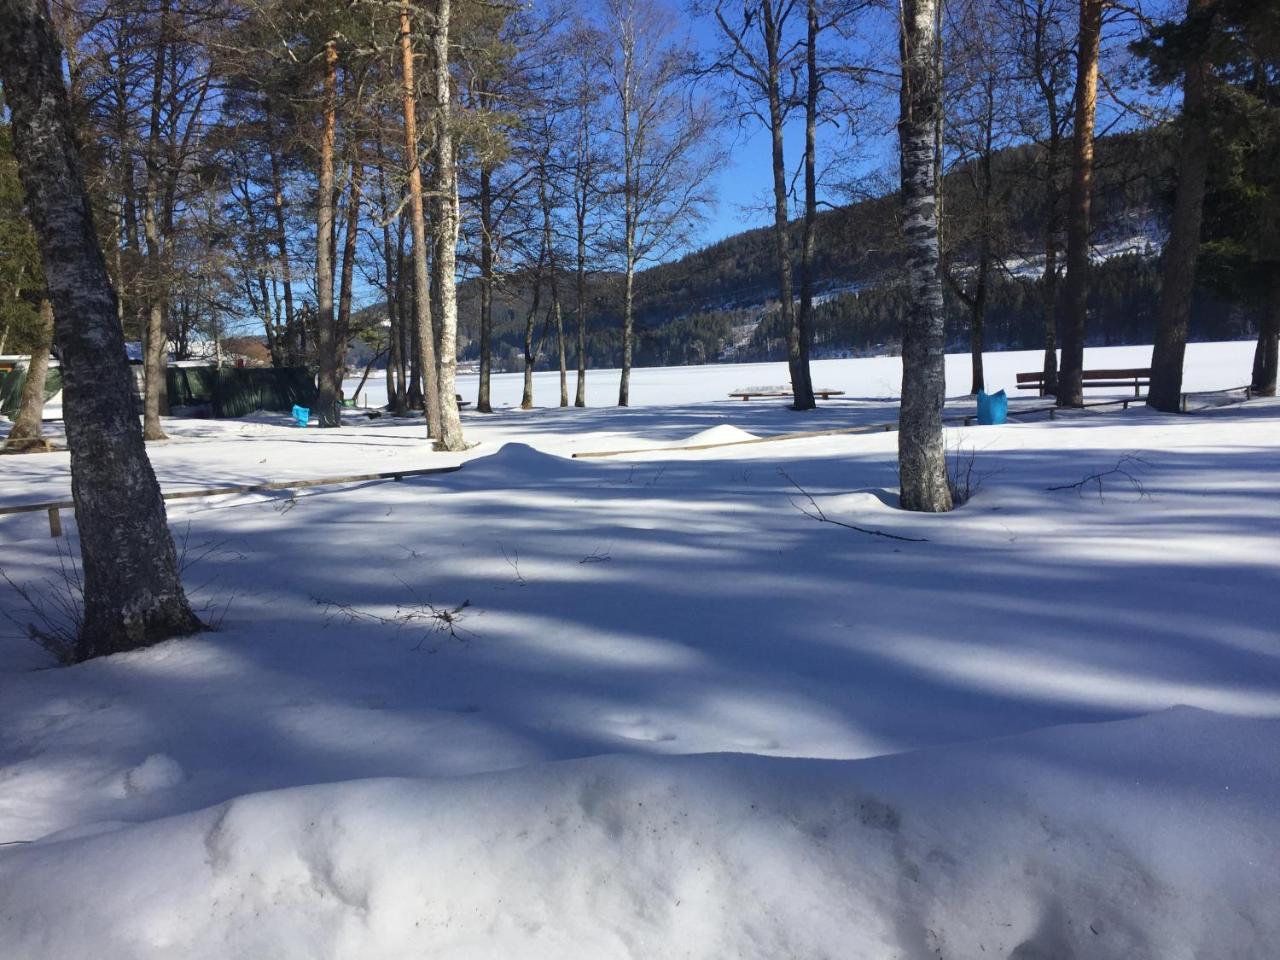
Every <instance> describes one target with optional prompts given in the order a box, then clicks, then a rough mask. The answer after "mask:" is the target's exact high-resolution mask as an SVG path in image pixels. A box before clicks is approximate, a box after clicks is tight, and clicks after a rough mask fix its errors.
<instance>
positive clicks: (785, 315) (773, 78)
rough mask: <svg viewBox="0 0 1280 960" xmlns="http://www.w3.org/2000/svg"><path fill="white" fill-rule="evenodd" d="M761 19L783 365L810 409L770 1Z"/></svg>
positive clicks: (801, 404) (800, 405)
mask: <svg viewBox="0 0 1280 960" xmlns="http://www.w3.org/2000/svg"><path fill="white" fill-rule="evenodd" d="M759 9H760V12H761V15H762V16H763V17H764V18H765V29H764V37H765V51H766V55H767V58H768V64H767V69H768V72H769V75H768V84H769V91H768V93H769V133H770V136H771V140H772V143H771V151H772V155H771V159H772V163H773V253H774V260H775V262H776V265H777V270H778V301H779V303H778V309H779V311H780V315H781V319H782V328H783V329H784V330H785V331H786V332H787V366H788V367H789V368H790V370H791V392H792V408H793V409H795V410H812V409H813V407H814V406H815V404H814V399H813V382H812V378H811V377H810V376H809V364H808V362H807V361H806V360H805V359H804V357H803V356H802V350H801V347H802V343H801V340H802V338H801V336H800V328H799V325H798V323H797V319H796V309H795V302H794V296H793V293H792V289H791V253H790V250H789V249H788V247H789V236H790V231H789V230H788V225H789V223H790V217H789V216H788V208H787V168H786V162H785V159H784V156H783V144H782V136H783V123H784V119H785V118H784V111H783V106H782V90H781V70H782V64H781V63H780V62H779V53H778V49H779V45H780V43H781V37H780V36H779V30H780V27H779V25H778V24H777V22H776V21H775V20H774V13H775V11H774V6H773V4H772V3H764V4H761V5H760V8H759Z"/></svg>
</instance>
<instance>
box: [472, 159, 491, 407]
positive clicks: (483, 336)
mask: <svg viewBox="0 0 1280 960" xmlns="http://www.w3.org/2000/svg"><path fill="white" fill-rule="evenodd" d="M492 177H493V174H492V172H491V171H490V170H489V168H488V167H487V166H482V167H481V168H480V390H479V393H478V394H477V395H476V410H478V411H479V412H480V413H493V401H492V398H491V396H490V378H491V377H492V374H493V182H492Z"/></svg>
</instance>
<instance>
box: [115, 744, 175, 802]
mask: <svg viewBox="0 0 1280 960" xmlns="http://www.w3.org/2000/svg"><path fill="white" fill-rule="evenodd" d="M186 778H187V775H186V773H185V772H184V771H183V769H182V767H181V766H180V765H179V764H178V761H177V760H174V759H173V757H171V756H169V755H168V754H165V753H153V754H151V756H149V757H147V759H145V760H143V761H142V762H141V763H140V764H138V765H137V766H136V767H131V768H129V769H128V770H125V771H124V772H123V773H118V774H116V775H115V776H113V777H111V778H110V780H109V781H108V784H107V793H108V795H110V796H112V797H116V798H118V799H124V798H125V797H133V796H139V795H144V794H148V793H155V792H156V791H157V790H168V789H170V788H171V787H176V786H177V785H178V784H180V783H181V782H182V781H183V780H185V779H186Z"/></svg>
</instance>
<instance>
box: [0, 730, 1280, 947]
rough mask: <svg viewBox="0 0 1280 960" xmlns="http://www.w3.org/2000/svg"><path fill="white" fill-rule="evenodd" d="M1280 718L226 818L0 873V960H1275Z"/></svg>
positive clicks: (558, 782) (289, 805)
mask: <svg viewBox="0 0 1280 960" xmlns="http://www.w3.org/2000/svg"><path fill="white" fill-rule="evenodd" d="M1277 806H1280V721H1268V722H1259V721H1239V720H1229V719H1224V718H1220V717H1217V716H1214V715H1210V714H1204V713H1200V712H1198V711H1193V710H1189V709H1180V710H1174V711H1169V712H1166V713H1163V714H1157V715H1152V716H1149V717H1146V718H1142V719H1139V720H1132V721H1120V722H1115V723H1107V724H1090V725H1081V726H1075V727H1069V728H1057V729H1050V730H1045V731H1041V732H1038V733H1033V734H1027V735H1023V736H1019V737H1014V738H1008V739H1004V740H997V741H991V742H986V743H980V744H971V745H967V746H961V747H952V748H945V749H938V750H932V751H924V752H920V753H913V754H903V755H899V756H896V757H891V758H884V759H879V760H864V761H844V762H839V761H803V760H781V759H770V758H761V757H744V756H730V755H709V756H694V757H685V758H663V759H656V758H635V757H630V758H626V757H600V758H594V759H589V760H581V761H569V762H563V763H556V764H547V765H537V766H533V767H526V768H523V769H521V770H518V771H513V772H508V773H498V774H486V775H480V776H473V777H466V778H460V779H452V780H435V781H414V780H370V781H355V782H350V783H343V784H333V785H328V786H315V787H305V788H298V789H294V790H287V791H279V792H274V793H266V794H258V795H252V796H247V797H242V798H239V799H237V800H234V801H232V802H230V803H226V804H222V805H220V806H217V807H214V808H211V809H208V810H204V811H200V812H198V813H193V814H188V815H185V816H180V817H174V818H171V819H167V820H161V821H157V822H154V823H149V824H144V825H141V826H135V827H124V828H120V829H117V830H114V831H112V832H108V833H104V834H100V835H98V836H92V837H88V838H81V839H73V840H66V841H62V842H45V843H42V844H40V845H37V846H35V847H31V848H28V849H26V850H23V851H20V852H19V853H17V854H14V855H11V856H9V857H6V858H5V859H3V860H0V951H2V952H3V955H4V956H5V957H7V958H13V960H17V958H28V957H68V958H69V957H80V956H95V957H100V958H126V957H127V958H139V960H142V958H162V957H163V958H169V957H185V958H190V960H196V958H209V960H215V958H216V960H237V958H244V960H251V958H261V957H271V958H272V960H289V958H298V960H320V958H328V957H359V958H362V960H375V958H383V957H387V958H390V957H410V956H412V957H451V958H477V960H480V958H496V957H504V958H548V960H551V958H563V957H584V958H585V957H591V958H612V957H618V958H631V957H636V958H639V957H645V958H661V957H729V956H733V957H744V958H760V960H776V958H781V957H920V958H924V957H978V956H982V955H988V956H993V957H1015V958H1022V960H1027V958H1032V957H1039V958H1056V960H1067V958H1073V957H1075V958H1085V957H1088V958H1097V960H1104V958H1116V960H1138V958H1153V960H1154V958H1159V960H1177V958H1192V957H1259V958H1261V957H1267V956H1273V955H1274V946H1275V944H1276V942H1277V937H1280V913H1278V912H1277V911H1276V909H1275V905H1276V903H1277V902H1278V901H1280V836H1278V835H1277V832H1276V830H1275V819H1276V818H1275V811H1276V809H1277Z"/></svg>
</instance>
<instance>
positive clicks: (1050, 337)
mask: <svg viewBox="0 0 1280 960" xmlns="http://www.w3.org/2000/svg"><path fill="white" fill-rule="evenodd" d="M1040 293H1041V305H1040V309H1041V317H1042V324H1043V327H1044V369H1043V373H1044V381H1043V382H1044V392H1045V393H1047V394H1049V395H1051V396H1056V395H1057V393H1058V238H1057V237H1056V236H1054V234H1053V231H1052V228H1051V229H1050V231H1049V233H1048V234H1047V235H1046V237H1045V241H1044V277H1043V278H1042V279H1041V290H1040Z"/></svg>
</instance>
